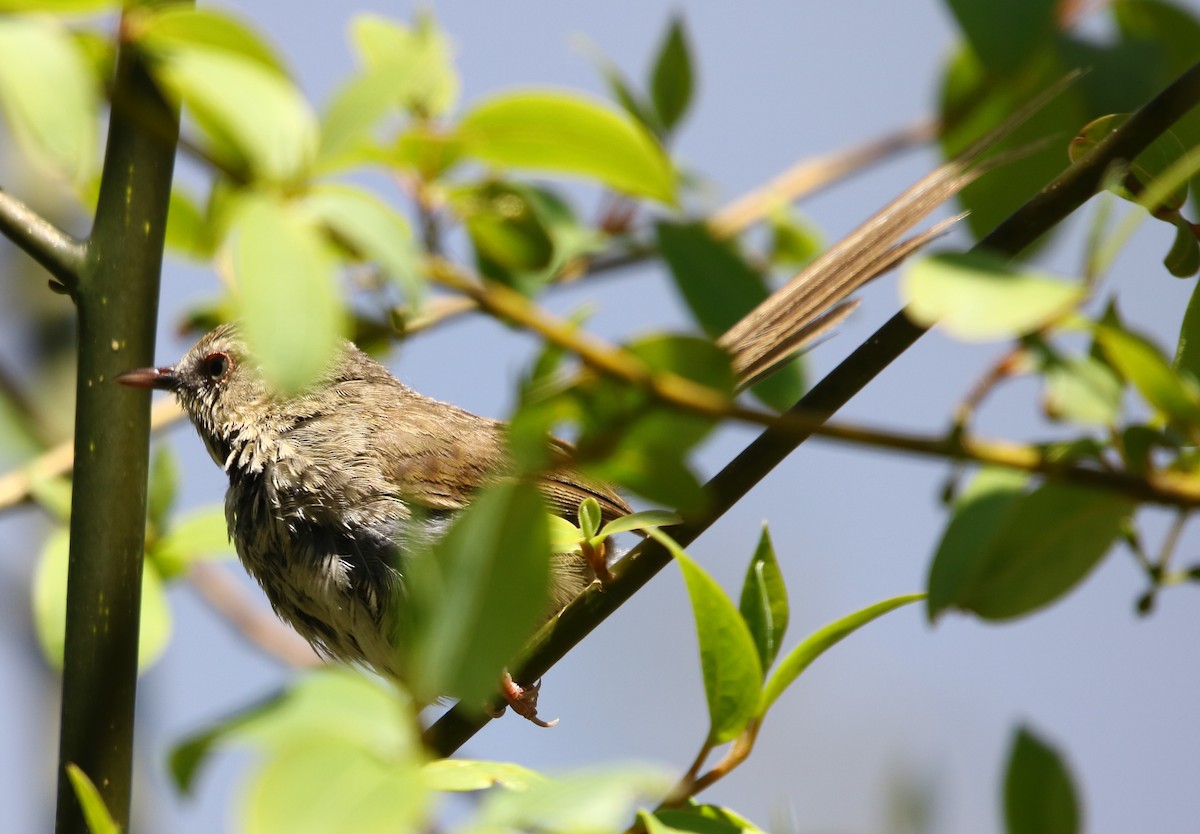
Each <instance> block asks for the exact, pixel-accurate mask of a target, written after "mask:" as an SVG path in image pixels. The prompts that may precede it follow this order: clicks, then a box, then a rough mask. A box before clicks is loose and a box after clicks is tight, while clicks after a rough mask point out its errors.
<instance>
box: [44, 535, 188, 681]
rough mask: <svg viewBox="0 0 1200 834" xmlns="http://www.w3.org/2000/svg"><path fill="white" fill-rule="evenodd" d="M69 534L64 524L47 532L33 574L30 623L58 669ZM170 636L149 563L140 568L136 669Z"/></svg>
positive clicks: (155, 573) (157, 653) (168, 614)
mask: <svg viewBox="0 0 1200 834" xmlns="http://www.w3.org/2000/svg"><path fill="white" fill-rule="evenodd" d="M69 551H70V534H69V532H68V531H67V529H66V528H65V527H63V528H59V529H58V530H56V531H54V532H53V533H51V534H50V536H49V537H48V538H47V539H46V543H45V544H44V545H43V546H42V552H41V554H40V556H39V557H38V563H37V567H36V568H35V569H34V573H33V624H34V632H35V633H36V634H37V638H38V643H39V644H40V645H41V648H42V653H43V654H44V655H45V657H46V660H47V661H48V662H49V663H50V665H51V666H53V667H54V668H56V669H60V668H62V662H63V643H64V641H65V639H66V631H67V562H68V555H69ZM170 639H171V609H170V607H169V606H168V605H167V596H166V592H165V590H164V588H163V583H162V578H161V577H160V576H159V574H158V571H157V570H156V569H155V567H154V565H153V564H152V563H149V562H147V563H146V564H145V565H144V566H143V569H142V607H141V616H140V625H139V630H138V669H139V670H142V671H144V670H146V669H148V668H150V666H152V665H153V664H154V662H155V661H157V660H158V658H159V657H161V656H162V653H163V652H164V651H166V648H167V644H168V643H169V642H170Z"/></svg>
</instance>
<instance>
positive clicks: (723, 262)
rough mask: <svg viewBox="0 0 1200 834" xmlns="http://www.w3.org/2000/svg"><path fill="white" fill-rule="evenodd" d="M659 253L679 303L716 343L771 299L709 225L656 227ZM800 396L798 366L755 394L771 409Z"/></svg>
mask: <svg viewBox="0 0 1200 834" xmlns="http://www.w3.org/2000/svg"><path fill="white" fill-rule="evenodd" d="M656 228H657V231H658V248H659V251H660V252H661V253H662V256H663V259H664V260H665V261H666V262H667V266H668V267H670V270H671V277H672V278H674V279H675V286H676V287H677V288H678V290H679V293H680V295H682V296H683V300H684V301H685V302H686V303H687V305H688V308H689V309H690V310H691V311H692V315H693V316H694V317H695V318H696V321H697V323H699V325H700V327H701V328H702V329H703V330H704V332H705V333H707V334H708V335H709V336H710V337H711V338H713V339H717V338H719V337H720V336H721V335H722V334H724V333H725V331H727V330H728V329H729V328H730V327H732V326H733V325H734V324H736V323H737V322H738V321H740V320H741V319H742V317H743V316H745V315H746V314H747V313H749V312H750V311H751V310H753V309H754V308H755V307H757V306H758V305H759V304H761V303H762V302H763V301H765V300H766V298H767V296H768V295H769V294H770V290H769V288H768V287H767V282H766V279H765V278H764V277H763V275H762V273H760V272H759V271H758V270H756V269H754V268H753V267H751V266H750V265H749V264H748V263H747V262H746V260H745V258H743V257H742V255H741V253H740V252H738V251H737V249H736V247H735V246H734V244H732V243H730V242H728V241H720V240H717V239H716V238H715V237H713V234H712V231H711V230H710V229H709V228H708V225H707V224H705V223H703V222H697V223H669V222H666V221H663V222H660V223H658V224H657V227H656ZM803 391H804V379H803V376H802V374H801V373H800V368H799V365H797V364H794V363H793V364H790V365H785V366H783V367H782V368H781V369H780V371H779V372H777V373H776V374H774V375H773V376H772V377H771V381H770V383H769V384H761V385H756V386H755V387H754V389H753V392H754V395H755V396H757V397H758V398H759V399H761V400H762V401H763V402H765V403H766V404H767V405H769V406H771V407H772V408H776V409H779V410H783V409H786V408H790V407H791V406H792V405H793V404H795V402H796V400H798V399H800V395H801V394H802V393H803Z"/></svg>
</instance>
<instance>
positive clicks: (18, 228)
mask: <svg viewBox="0 0 1200 834" xmlns="http://www.w3.org/2000/svg"><path fill="white" fill-rule="evenodd" d="M0 234H3V235H4V236H5V237H7V238H8V239H9V240H11V241H12V242H13V243H15V244H16V245H17V246H19V247H20V248H21V249H22V250H24V251H25V253H26V254H28V255H29V256H30V257H31V258H33V259H34V260H35V261H37V262H38V263H39V264H41V265H42V266H44V267H45V268H46V269H47V270H48V271H49V272H50V274H51V275H53V276H54V277H55V279H56V280H57V281H58V282H59V283H60V284H62V285H63V286H64V287H66V288H67V289H68V290H74V289H75V285H76V282H77V280H78V277H79V269H80V267H81V266H82V265H83V244H81V243H80V242H79V241H77V240H76V239H75V238H73V237H71V236H70V235H68V234H67V233H66V232H64V231H62V230H61V229H59V228H58V227H57V226H55V225H54V224H53V223H51V222H50V221H48V220H46V218H44V217H42V216H41V215H40V214H38V213H37V212H36V211H34V210H33V209H31V208H30V207H29V206H27V205H25V204H24V203H22V202H21V201H20V200H18V199H17V198H16V197H14V196H12V195H11V194H9V193H8V192H6V191H0Z"/></svg>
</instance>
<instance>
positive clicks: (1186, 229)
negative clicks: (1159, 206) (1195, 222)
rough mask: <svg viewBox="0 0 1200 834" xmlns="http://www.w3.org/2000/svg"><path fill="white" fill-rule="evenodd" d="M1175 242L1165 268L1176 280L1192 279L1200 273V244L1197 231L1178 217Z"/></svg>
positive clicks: (1164, 262)
mask: <svg viewBox="0 0 1200 834" xmlns="http://www.w3.org/2000/svg"><path fill="white" fill-rule="evenodd" d="M1173 222H1174V224H1175V240H1174V242H1173V243H1172V244H1171V249H1170V251H1168V252H1167V254H1166V256H1165V257H1164V258H1163V266H1165V267H1166V268H1167V271H1168V272H1170V273H1171V274H1172V275H1174V276H1175V277H1176V278H1191V277H1192V276H1193V275H1195V274H1196V273H1197V272H1200V242H1197V240H1196V230H1195V229H1193V228H1192V224H1191V223H1189V222H1188V221H1187V220H1185V219H1184V218H1183V217H1181V216H1179V215H1176V216H1175V217H1174V218H1173Z"/></svg>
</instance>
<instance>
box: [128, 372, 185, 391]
mask: <svg viewBox="0 0 1200 834" xmlns="http://www.w3.org/2000/svg"><path fill="white" fill-rule="evenodd" d="M116 380H117V382H119V383H121V384H122V385H128V386H129V387H130V388H157V389H158V390H160V391H174V390H175V389H176V388H178V387H179V378H178V377H176V376H175V369H174V368H137V369H136V370H132V371H126V372H125V373H123V374H117V376H116Z"/></svg>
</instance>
